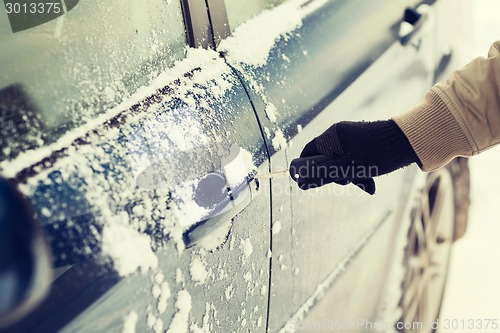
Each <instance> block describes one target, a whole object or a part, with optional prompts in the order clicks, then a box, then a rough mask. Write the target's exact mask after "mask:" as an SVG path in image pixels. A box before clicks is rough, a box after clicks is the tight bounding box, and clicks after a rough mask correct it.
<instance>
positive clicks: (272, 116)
mask: <svg viewBox="0 0 500 333" xmlns="http://www.w3.org/2000/svg"><path fill="white" fill-rule="evenodd" d="M266 116H267V118H268V119H269V121H271V122H272V123H275V122H276V107H275V106H274V104H272V103H267V105H266Z"/></svg>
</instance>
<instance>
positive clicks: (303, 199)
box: [219, 0, 434, 332]
mask: <svg viewBox="0 0 500 333" xmlns="http://www.w3.org/2000/svg"><path fill="white" fill-rule="evenodd" d="M416 3H417V2H416V1H414V2H400V1H395V0H386V1H383V2H380V3H379V2H377V3H375V2H373V1H367V0H350V1H286V2H284V3H283V4H281V5H280V6H278V7H276V8H273V9H270V10H266V11H264V12H262V13H261V14H260V15H259V16H257V17H255V18H253V19H252V20H249V21H247V22H246V23H244V24H241V25H240V26H238V27H236V28H235V29H234V31H233V36H232V37H230V38H228V39H226V40H224V41H222V42H221V44H220V46H219V50H220V51H222V52H224V53H225V56H226V58H227V59H228V61H229V62H230V64H231V65H232V66H234V67H235V68H237V69H238V70H239V72H240V75H241V76H242V78H243V80H244V82H245V84H246V85H247V87H248V89H249V91H250V92H251V96H252V99H253V102H254V105H255V106H256V108H257V112H258V114H259V119H260V121H261V122H262V127H263V130H264V132H265V133H266V135H267V140H268V145H269V147H270V151H271V168H272V169H273V170H277V171H278V170H283V169H286V168H287V167H288V164H289V161H290V160H291V159H292V158H295V157H298V156H299V154H300V151H301V150H302V148H303V147H304V145H305V144H306V143H307V142H309V141H310V140H312V139H313V138H314V137H315V136H317V135H319V134H321V133H322V132H323V131H324V130H326V129H327V128H328V127H329V126H330V125H331V124H333V123H334V122H337V121H341V120H359V119H364V120H370V119H386V118H388V117H389V116H390V115H392V114H396V113H400V112H403V111H405V110H406V109H408V108H409V107H411V106H412V105H413V104H414V103H416V102H418V101H419V100H420V99H421V98H422V97H423V93H424V91H425V89H426V88H427V87H429V85H430V84H431V81H432V74H433V70H434V67H433V61H432V55H433V49H432V46H433V38H432V30H431V29H432V18H430V17H429V19H428V20H427V23H429V24H427V25H424V26H422V28H421V29H420V30H419V31H415V32H413V30H412V26H411V23H408V24H410V27H409V30H410V31H409V34H408V36H407V37H408V38H407V39H406V40H405V41H403V42H404V44H405V45H401V43H400V41H399V39H398V29H399V24H400V23H401V22H402V19H403V17H404V13H405V8H406V6H413V5H416ZM424 8H425V7H422V8H421V9H424ZM228 14H229V15H230V14H231V12H230V11H228ZM426 18H427V17H426ZM230 22H231V20H230ZM420 23H422V21H421V22H420ZM406 28H407V30H408V27H406ZM419 28H420V27H419ZM412 171H414V169H410V171H409V172H406V171H401V172H397V173H395V174H394V175H391V177H382V178H381V179H377V180H376V183H377V193H378V194H376V195H375V196H374V197H370V196H368V195H367V194H365V193H363V192H362V191H360V190H359V189H357V188H356V187H354V186H352V185H350V186H346V187H340V186H337V185H330V186H325V187H323V188H320V189H316V190H311V191H305V192H304V191H301V190H299V189H298V188H297V186H296V185H295V184H293V183H291V181H290V180H289V179H288V178H278V177H275V178H273V179H272V180H271V190H272V199H273V207H272V209H273V234H272V272H271V276H272V278H271V281H272V283H271V294H270V316H269V330H270V331H272V332H273V331H278V330H280V329H282V328H285V329H292V328H293V327H294V325H295V324H298V323H300V321H301V320H302V319H303V318H304V316H305V315H306V313H307V312H308V311H309V310H311V308H312V307H313V306H314V305H315V304H316V303H317V302H318V300H319V299H320V298H321V296H323V295H324V293H325V291H326V290H329V289H330V287H331V286H332V285H334V282H335V281H337V279H338V278H340V277H341V276H348V278H347V280H348V282H347V283H345V284H344V286H347V287H348V289H347V290H346V289H344V294H343V298H342V299H339V298H336V299H334V300H336V301H334V302H333V305H332V303H329V305H330V307H329V308H328V309H329V311H330V312H329V313H328V314H326V315H327V316H328V317H321V316H322V315H323V316H324V315H325V313H321V314H320V315H319V316H320V317H319V318H318V317H315V319H318V320H319V321H318V322H320V320H321V319H331V320H342V319H351V318H350V316H352V315H353V313H354V314H356V316H357V317H356V318H364V317H359V316H366V317H367V318H370V316H372V315H373V314H374V309H375V304H376V302H377V300H378V297H379V295H380V290H381V289H382V286H383V283H384V277H385V274H386V272H385V270H384V268H385V267H386V265H387V261H388V258H389V257H390V256H389V254H390V250H391V248H392V247H391V245H392V242H391V240H390V236H391V235H392V234H393V232H394V230H396V229H397V227H398V225H397V219H395V217H396V216H397V212H398V211H399V210H400V208H401V205H403V204H404V202H405V200H406V195H407V193H406V192H405V189H406V187H405V184H406V183H407V180H408V179H410V178H411V177H412ZM275 227H276V228H275ZM367 245H369V247H368V246H367ZM367 248H370V249H371V250H373V249H374V251H368V250H366V249H367ZM363 249H364V250H363ZM362 250H363V251H362ZM360 253H363V256H361V255H359V254H360ZM358 255H359V256H358ZM355 258H357V262H362V263H363V264H365V266H363V265H361V266H360V265H359V264H357V266H356V267H355V269H352V270H350V269H349V268H348V267H347V266H348V265H350V264H351V263H352V262H353V261H354V259H355ZM362 260H364V261H362ZM360 267H361V268H360ZM363 268H364V270H363ZM361 272H364V273H362V274H361ZM367 272H369V274H368V273H367ZM368 277H369V278H368ZM344 280H345V279H344ZM332 289H333V290H335V288H332ZM337 296H338V295H337ZM351 296H352V298H351ZM346 297H348V298H349V300H350V301H349V302H348V301H347V300H346ZM282 304H287V306H286V307H284V306H282ZM361 304H363V305H361ZM295 328H297V326H295Z"/></svg>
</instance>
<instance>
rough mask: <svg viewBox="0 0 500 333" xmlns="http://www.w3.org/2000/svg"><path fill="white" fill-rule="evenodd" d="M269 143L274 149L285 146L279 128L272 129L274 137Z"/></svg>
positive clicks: (284, 140) (283, 137) (283, 136)
mask: <svg viewBox="0 0 500 333" xmlns="http://www.w3.org/2000/svg"><path fill="white" fill-rule="evenodd" d="M271 143H272V144H273V147H274V149H275V150H280V149H285V148H286V146H287V144H286V139H285V135H284V134H283V132H282V131H281V129H279V128H278V129H276V131H274V138H273V140H272V141H271Z"/></svg>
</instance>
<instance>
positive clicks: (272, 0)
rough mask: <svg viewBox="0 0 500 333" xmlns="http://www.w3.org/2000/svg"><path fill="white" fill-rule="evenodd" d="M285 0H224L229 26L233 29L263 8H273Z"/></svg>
mask: <svg viewBox="0 0 500 333" xmlns="http://www.w3.org/2000/svg"><path fill="white" fill-rule="evenodd" d="M285 1H286V0H254V1H245V0H224V2H225V4H226V11H227V17H228V20H229V27H230V28H231V31H234V29H236V28H237V27H238V26H239V25H240V24H241V23H243V22H245V21H247V20H249V19H251V18H252V17H254V16H256V15H257V14H259V13H260V12H262V11H263V10H265V9H270V8H273V7H275V6H277V5H279V4H280V3H283V2H285Z"/></svg>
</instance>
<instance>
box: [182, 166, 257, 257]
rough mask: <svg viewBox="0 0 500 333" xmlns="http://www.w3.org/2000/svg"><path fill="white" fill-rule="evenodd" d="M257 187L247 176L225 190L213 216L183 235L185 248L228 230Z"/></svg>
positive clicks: (254, 181)
mask: <svg viewBox="0 0 500 333" xmlns="http://www.w3.org/2000/svg"><path fill="white" fill-rule="evenodd" d="M258 186H259V183H258V180H257V179H256V178H254V177H252V175H249V176H248V177H247V178H246V179H245V180H244V181H243V182H242V183H240V184H238V185H237V186H234V187H233V188H227V191H228V192H227V196H225V198H224V199H223V200H221V202H220V203H219V204H218V205H217V207H216V208H215V209H214V210H213V214H210V215H209V217H208V218H205V219H204V220H203V221H200V222H198V223H196V224H194V225H193V226H191V227H190V228H189V229H188V230H186V231H185V232H184V233H183V235H182V238H183V240H184V244H185V246H186V248H188V247H191V246H193V245H195V244H197V243H199V242H200V241H201V240H203V239H205V238H207V237H208V236H209V235H211V234H214V233H216V232H217V231H219V230H224V229H225V228H229V227H230V226H231V221H232V219H233V218H234V217H235V216H236V215H238V214H239V213H241V212H242V211H243V210H244V209H245V208H246V207H247V206H248V205H249V204H250V202H251V201H252V199H253V198H254V196H255V195H256V194H257V193H258ZM224 236H225V235H224Z"/></svg>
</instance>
